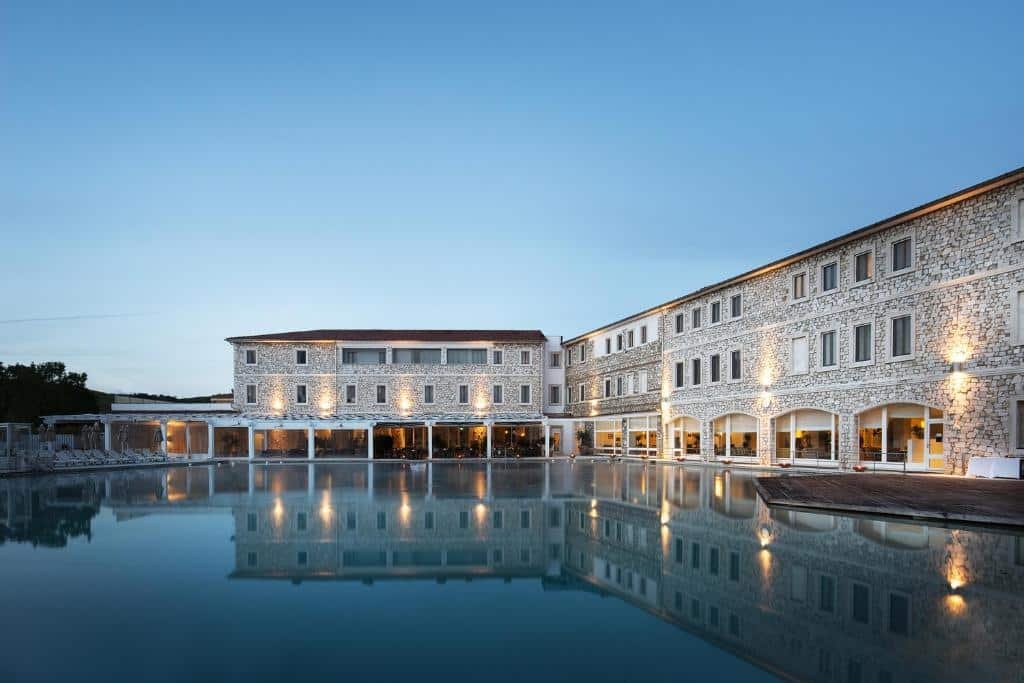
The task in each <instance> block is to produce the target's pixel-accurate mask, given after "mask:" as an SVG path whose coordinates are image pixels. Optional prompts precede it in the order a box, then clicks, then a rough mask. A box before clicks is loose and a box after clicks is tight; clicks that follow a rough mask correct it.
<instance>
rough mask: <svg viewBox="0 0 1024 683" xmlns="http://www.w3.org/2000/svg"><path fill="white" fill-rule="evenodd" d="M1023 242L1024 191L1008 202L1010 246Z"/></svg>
mask: <svg viewBox="0 0 1024 683" xmlns="http://www.w3.org/2000/svg"><path fill="white" fill-rule="evenodd" d="M1020 241H1024V190H1020V191H1019V192H1017V194H1015V195H1013V197H1012V198H1011V200H1010V240H1009V242H1010V244H1013V243H1015V242H1020Z"/></svg>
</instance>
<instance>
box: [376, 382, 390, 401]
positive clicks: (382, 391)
mask: <svg viewBox="0 0 1024 683" xmlns="http://www.w3.org/2000/svg"><path fill="white" fill-rule="evenodd" d="M387 402H388V388H387V386H385V385H383V384H378V385H377V403H387Z"/></svg>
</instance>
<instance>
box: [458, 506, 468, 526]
mask: <svg viewBox="0 0 1024 683" xmlns="http://www.w3.org/2000/svg"><path fill="white" fill-rule="evenodd" d="M459 528H460V529H468V528H469V510H460V511H459Z"/></svg>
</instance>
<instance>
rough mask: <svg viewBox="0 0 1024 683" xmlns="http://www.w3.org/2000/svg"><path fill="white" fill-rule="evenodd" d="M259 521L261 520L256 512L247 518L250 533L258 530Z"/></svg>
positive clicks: (247, 527)
mask: <svg viewBox="0 0 1024 683" xmlns="http://www.w3.org/2000/svg"><path fill="white" fill-rule="evenodd" d="M258 520H259V518H258V517H257V516H256V513H255V512H250V513H249V514H248V515H247V516H246V529H247V530H248V531H256V528H257V527H256V525H257V522H258Z"/></svg>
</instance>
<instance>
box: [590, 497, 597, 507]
mask: <svg viewBox="0 0 1024 683" xmlns="http://www.w3.org/2000/svg"><path fill="white" fill-rule="evenodd" d="M590 507H591V508H596V507H597V498H591V499H590Z"/></svg>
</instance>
